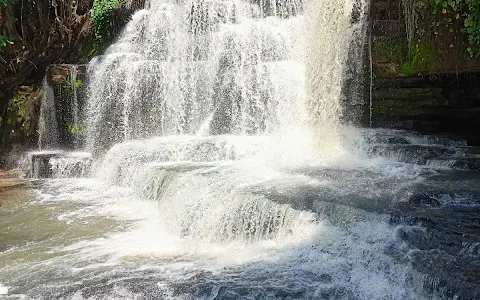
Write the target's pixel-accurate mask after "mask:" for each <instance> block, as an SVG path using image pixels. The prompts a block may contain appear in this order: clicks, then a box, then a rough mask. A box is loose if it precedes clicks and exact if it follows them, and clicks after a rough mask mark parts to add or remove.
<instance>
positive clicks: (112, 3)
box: [91, 0, 122, 40]
mask: <svg viewBox="0 0 480 300" xmlns="http://www.w3.org/2000/svg"><path fill="white" fill-rule="evenodd" d="M121 1H122V0H94V1H93V7H92V11H91V13H92V21H93V26H94V27H95V37H96V38H97V40H101V39H102V37H103V36H104V35H105V34H106V33H107V27H108V21H109V18H110V12H111V11H112V10H113V9H114V8H115V7H116V6H117V4H118V3H119V2H121Z"/></svg>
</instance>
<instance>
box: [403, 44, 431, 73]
mask: <svg viewBox="0 0 480 300" xmlns="http://www.w3.org/2000/svg"><path fill="white" fill-rule="evenodd" d="M409 57H410V60H409V61H407V62H404V63H403V65H402V72H403V73H404V74H405V75H418V74H422V73H429V72H433V71H434V70H435V66H436V60H435V57H434V55H433V46H432V45H431V44H429V43H420V44H417V45H415V46H414V47H413V49H412V50H411V51H410V55H409Z"/></svg>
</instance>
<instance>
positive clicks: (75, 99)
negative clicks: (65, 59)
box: [68, 65, 85, 149]
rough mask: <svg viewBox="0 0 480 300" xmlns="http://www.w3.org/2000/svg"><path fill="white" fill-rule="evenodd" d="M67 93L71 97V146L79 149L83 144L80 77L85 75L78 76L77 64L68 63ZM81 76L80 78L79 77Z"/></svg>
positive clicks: (81, 81) (81, 82)
mask: <svg viewBox="0 0 480 300" xmlns="http://www.w3.org/2000/svg"><path fill="white" fill-rule="evenodd" d="M68 71H69V75H68V78H69V85H70V87H69V89H68V91H69V93H70V96H71V98H72V100H71V102H72V103H71V110H72V112H71V122H70V124H69V125H70V126H69V131H70V132H71V134H72V135H73V146H74V148H75V149H79V148H81V147H82V146H83V138H84V135H85V128H84V120H83V114H82V111H83V103H84V101H83V89H81V87H82V85H83V84H84V82H83V80H82V78H83V79H84V78H85V76H80V74H79V66H78V65H69V68H68ZM80 77H81V78H80Z"/></svg>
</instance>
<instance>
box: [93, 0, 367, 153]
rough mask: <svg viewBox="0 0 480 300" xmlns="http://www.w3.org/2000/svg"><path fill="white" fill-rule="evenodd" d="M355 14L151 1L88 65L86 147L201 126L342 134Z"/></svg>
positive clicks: (290, 4) (288, 6) (340, 9)
mask: <svg viewBox="0 0 480 300" xmlns="http://www.w3.org/2000/svg"><path fill="white" fill-rule="evenodd" d="M354 9H356V10H357V11H359V12H360V14H361V15H362V16H363V15H365V11H366V3H362V2H361V1H359V2H358V3H357V2H354V1H316V2H313V3H303V2H296V1H265V2H262V3H261V4H260V5H256V4H252V3H250V2H242V1H236V2H234V1H193V2H187V3H181V4H173V3H168V2H163V1H152V2H151V3H150V9H148V10H145V11H141V12H139V13H137V14H136V15H134V17H133V20H132V21H131V22H130V23H129V24H128V25H127V28H126V30H125V31H124V33H123V34H122V36H121V37H120V39H119V41H118V42H117V43H115V45H113V46H112V47H111V48H109V50H107V52H106V53H105V55H103V56H101V57H98V58H96V59H94V60H93V61H92V63H91V64H90V70H91V71H90V72H89V73H91V74H92V76H91V78H90V82H91V84H90V90H89V92H90V96H89V103H88V118H87V120H88V122H87V123H88V145H89V149H90V150H95V148H98V147H100V148H102V147H103V148H107V147H108V146H110V145H111V144H112V143H114V142H118V141H122V140H128V139H133V138H145V137H150V136H157V135H172V134H196V133H197V132H199V130H200V129H202V126H203V128H205V127H208V130H207V131H206V130H203V132H207V133H208V134H236V135H238V134H249V135H252V134H253V135H258V134H271V133H273V132H286V131H288V130H292V129H294V128H297V127H301V128H306V127H307V124H311V125H312V126H311V128H315V130H320V129H319V128H323V130H322V131H323V132H321V134H320V136H323V135H326V134H331V135H338V131H339V117H340V115H341V111H342V108H341V101H342V85H343V80H344V75H345V73H346V61H347V58H348V52H349V45H350V41H351V40H352V39H353V37H354V33H355V30H356V27H358V26H357V25H356V24H355V23H352V22H354V21H355V20H353V19H352V11H353V10H354ZM361 21H364V19H363V18H362V19H361ZM360 27H361V25H360ZM308 32H311V33H310V34H309V33H308ZM325 40H328V41H330V42H329V43H324V42H323V41H325ZM309 49H310V50H309ZM307 78H308V79H307ZM206 123H207V124H206ZM322 134H323V135H322Z"/></svg>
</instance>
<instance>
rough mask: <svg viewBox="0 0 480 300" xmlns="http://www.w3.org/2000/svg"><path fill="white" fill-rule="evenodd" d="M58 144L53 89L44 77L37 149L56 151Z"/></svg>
mask: <svg viewBox="0 0 480 300" xmlns="http://www.w3.org/2000/svg"><path fill="white" fill-rule="evenodd" d="M59 143H60V141H59V136H58V129H57V113H56V110H55V99H54V95H53V89H52V87H51V86H50V85H49V84H48V81H47V77H46V76H45V78H44V79H43V99H42V104H41V106H40V118H39V122H38V148H39V149H41V150H47V149H56V148H58V147H59Z"/></svg>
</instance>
